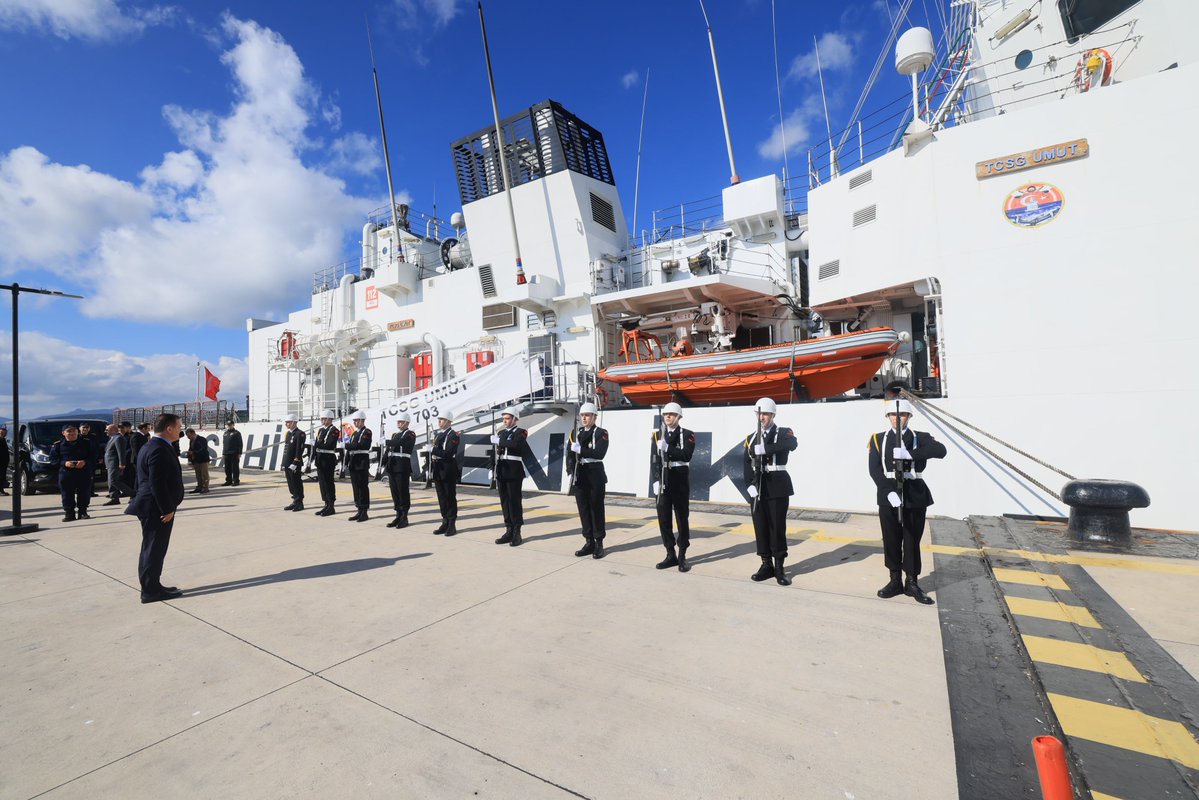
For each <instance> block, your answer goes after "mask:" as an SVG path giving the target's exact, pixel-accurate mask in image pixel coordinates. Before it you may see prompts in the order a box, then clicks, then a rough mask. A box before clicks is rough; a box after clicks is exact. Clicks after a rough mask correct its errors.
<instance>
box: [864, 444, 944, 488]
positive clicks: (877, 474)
mask: <svg viewBox="0 0 1199 800" xmlns="http://www.w3.org/2000/svg"><path fill="white" fill-rule="evenodd" d="M903 443H904V445H905V446H906V447H907V448H908V452H909V453H911V454H912V460H913V463H912V464H911V466H910V467H909V470H910V471H911V472H916V473H921V472H924V467H925V465H926V464H927V463H928V460H929V459H930V458H945V445H943V444H941V443H940V442H938V441H937V440H936V439H934V438H933V437H932V435H931V434H928V433H922V432H921V431H914V430H912V429H911V428H908V429H907V430H905V431H904V432H903ZM868 447H869V450H870V461H869V463H870V477H871V478H873V479H874V485H875V487H877V489H878V498H877V499H878V504H879V506H880V507H885V508H890V507H891V504H890V503H889V502H888V501H887V495H888V494H890V493H891V492H894V491H897V490H898V487H897V486H896V484H895V460H894V459H893V458H892V451H893V450H894V449H895V447H896V436H895V431H894V430H889V431H883V432H882V433H876V434H874V435H873V436H871V437H870V443H869V445H868ZM903 494H904V496H903V504H904V506H905V507H907V508H928V507H929V506H931V505H932V504H933V493H932V492H930V491H929V489H928V484H926V483H925V482H924V479H923V478H907V479H905V480H904V482H903Z"/></svg>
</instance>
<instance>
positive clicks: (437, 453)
mask: <svg viewBox="0 0 1199 800" xmlns="http://www.w3.org/2000/svg"><path fill="white" fill-rule="evenodd" d="M459 442H461V437H459V436H458V431H456V430H454V429H453V428H446V429H445V430H444V431H438V432H437V435H436V436H435V437H433V480H435V481H442V482H443V483H457V482H458V480H459V479H460V478H461V477H462V470H461V468H460V467H459V465H458V444H459Z"/></svg>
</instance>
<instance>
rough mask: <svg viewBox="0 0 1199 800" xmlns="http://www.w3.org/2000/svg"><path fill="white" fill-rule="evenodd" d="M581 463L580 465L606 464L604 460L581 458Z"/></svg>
mask: <svg viewBox="0 0 1199 800" xmlns="http://www.w3.org/2000/svg"><path fill="white" fill-rule="evenodd" d="M579 463H580V464H602V463H604V460H603V459H602V458H580V459H579Z"/></svg>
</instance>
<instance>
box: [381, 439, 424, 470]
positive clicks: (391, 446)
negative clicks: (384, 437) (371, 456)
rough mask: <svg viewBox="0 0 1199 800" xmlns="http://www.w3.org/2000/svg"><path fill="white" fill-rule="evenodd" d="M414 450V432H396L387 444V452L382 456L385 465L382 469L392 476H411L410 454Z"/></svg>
mask: <svg viewBox="0 0 1199 800" xmlns="http://www.w3.org/2000/svg"><path fill="white" fill-rule="evenodd" d="M415 449H416V432H415V431H413V430H412V429H411V428H409V429H408V430H406V431H396V432H395V433H393V434H392V435H391V439H390V440H389V441H388V442H387V452H386V453H385V454H384V455H385V456H386V458H387V463H386V464H384V465H383V468H384V469H385V470H386V471H387V472H389V473H391V474H392V475H411V474H412V453H413V451H414V450H415Z"/></svg>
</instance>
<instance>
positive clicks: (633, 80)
mask: <svg viewBox="0 0 1199 800" xmlns="http://www.w3.org/2000/svg"><path fill="white" fill-rule="evenodd" d="M640 77H641V76H640V75H639V74H637V70H635V69H631V70H629V71H628V72H626V73H625V74H624V75H622V76H621V78H620V85H621V86H623V87H624V88H626V89H631V88H633V87H634V86H636V85H637V81H638V80H639V79H640Z"/></svg>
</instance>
